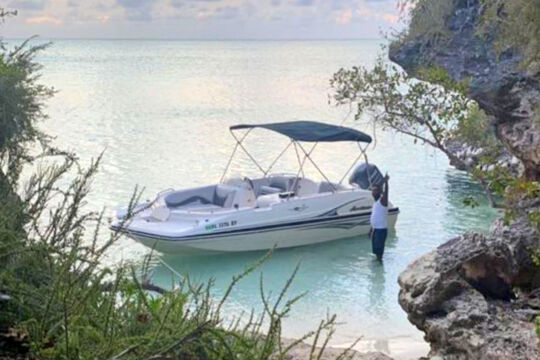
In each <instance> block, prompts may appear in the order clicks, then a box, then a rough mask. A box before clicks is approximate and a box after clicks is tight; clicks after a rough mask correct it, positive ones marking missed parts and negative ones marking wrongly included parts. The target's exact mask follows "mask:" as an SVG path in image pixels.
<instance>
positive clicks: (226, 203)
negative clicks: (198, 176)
mask: <svg viewBox="0 0 540 360" xmlns="http://www.w3.org/2000/svg"><path fill="white" fill-rule="evenodd" d="M236 190H237V188H236V187H234V186H230V185H224V184H218V185H216V191H215V193H214V199H213V202H212V203H213V204H214V205H217V206H221V207H225V208H227V207H231V206H232V204H233V200H234V196H235V194H236Z"/></svg>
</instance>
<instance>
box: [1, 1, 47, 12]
mask: <svg viewBox="0 0 540 360" xmlns="http://www.w3.org/2000/svg"><path fill="white" fill-rule="evenodd" d="M44 6H45V1H44V0H13V1H11V2H9V3H8V7H10V8H13V9H28V10H42V9H43V7H44Z"/></svg>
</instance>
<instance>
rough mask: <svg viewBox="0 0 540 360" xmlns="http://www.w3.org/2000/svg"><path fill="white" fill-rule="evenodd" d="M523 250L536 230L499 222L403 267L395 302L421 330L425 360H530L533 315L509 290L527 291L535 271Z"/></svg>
mask: <svg viewBox="0 0 540 360" xmlns="http://www.w3.org/2000/svg"><path fill="white" fill-rule="evenodd" d="M531 247H537V248H538V247H540V231H539V230H538V229H537V228H535V227H534V226H531V224H530V223H529V222H528V221H527V219H526V218H525V217H521V218H518V219H516V220H515V221H513V222H512V223H511V224H510V225H504V223H503V222H502V221H500V220H499V221H496V222H495V223H494V224H493V226H492V229H491V231H490V235H488V236H485V235H483V234H478V233H473V232H469V233H466V234H464V235H462V236H460V237H457V238H455V239H452V240H450V241H448V242H446V243H445V244H443V245H441V246H439V247H438V248H437V249H435V250H434V251H432V252H430V253H428V254H426V255H424V256H422V257H420V258H419V259H417V260H416V261H414V262H413V263H411V264H410V265H409V266H408V268H407V269H406V270H405V271H404V272H403V273H402V274H401V275H400V277H399V285H400V287H401V290H400V293H399V303H400V305H401V306H402V308H403V309H404V310H405V311H406V312H407V314H408V318H409V320H410V321H411V322H412V323H413V324H414V325H416V327H418V328H419V329H420V330H422V331H424V333H425V339H426V341H428V342H429V343H430V346H431V351H430V353H429V359H437V358H442V359H451V360H461V359H535V358H538V355H539V353H540V352H539V350H540V347H539V344H538V338H537V336H536V333H535V329H534V324H533V323H532V322H531V320H532V317H531V314H536V312H537V311H538V310H537V309H534V308H533V307H531V304H530V303H529V302H527V301H522V300H521V301H517V300H515V299H516V298H517V296H516V294H515V289H516V288H521V289H523V290H524V291H526V292H528V291H530V289H529V285H530V284H531V283H532V279H533V278H534V277H535V276H537V275H538V273H539V269H538V266H536V265H535V264H534V262H533V261H532V258H531V253H530V249H531ZM525 297H526V296H525V295H523V294H522V295H520V297H519V298H520V299H523V298H525Z"/></svg>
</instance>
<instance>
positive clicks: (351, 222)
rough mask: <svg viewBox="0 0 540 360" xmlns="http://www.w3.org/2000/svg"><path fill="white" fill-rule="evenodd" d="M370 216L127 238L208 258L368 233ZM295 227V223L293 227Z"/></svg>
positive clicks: (163, 250)
mask: <svg viewBox="0 0 540 360" xmlns="http://www.w3.org/2000/svg"><path fill="white" fill-rule="evenodd" d="M398 213H399V211H398V210H397V209H394V211H391V213H390V214H389V218H388V221H389V223H388V226H389V228H393V227H394V225H395V223H396V221H397V216H398ZM369 217H370V214H369V213H365V214H362V215H359V216H340V217H334V218H329V219H322V220H318V221H311V222H304V223H300V224H296V225H290V224H283V225H282V226H273V227H267V228H262V229H254V230H246V231H241V232H229V233H222V234H212V235H205V236H201V237H194V238H189V239H167V238H158V237H153V236H148V235H145V234H141V233H130V232H128V236H129V237H131V238H133V239H134V240H136V241H138V242H140V243H142V244H143V245H145V246H147V247H149V248H152V249H154V250H156V251H158V252H161V253H166V254H178V253H182V254H210V253H225V252H245V251H262V250H269V249H272V248H290V247H297V246H305V245H313V244H319V243H323V242H329V241H333V240H338V239H344V238H351V237H355V236H359V235H365V234H368V233H369V230H370V223H369ZM293 224H294V223H293Z"/></svg>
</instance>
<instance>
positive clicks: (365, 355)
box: [282, 336, 429, 360]
mask: <svg viewBox="0 0 540 360" xmlns="http://www.w3.org/2000/svg"><path fill="white" fill-rule="evenodd" d="M291 341H293V340H292V339H290V338H283V339H282V342H283V343H285V344H287V343H290V342H291ZM350 346H351V343H342V344H334V345H329V346H327V347H326V349H325V351H324V356H323V359H325V360H332V359H334V358H335V357H337V356H339V355H340V354H341V352H342V351H343V350H345V349H347V348H349V347H350ZM352 350H353V351H354V352H355V353H356V354H357V355H356V356H354V357H353V359H358V360H361V359H374V360H378V359H381V360H382V359H384V360H386V359H392V360H417V359H419V358H421V357H424V356H427V354H428V352H429V344H428V343H427V342H425V341H424V340H419V339H415V338H412V337H409V336H396V337H392V338H387V339H366V340H360V341H359V342H358V343H357V344H356V345H355V346H354V347H352ZM310 352H311V344H309V342H303V343H300V344H298V345H296V346H295V347H294V348H293V349H291V351H290V352H289V354H290V356H291V358H290V359H291V360H300V359H305V358H306V356H307V357H309V354H310Z"/></svg>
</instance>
